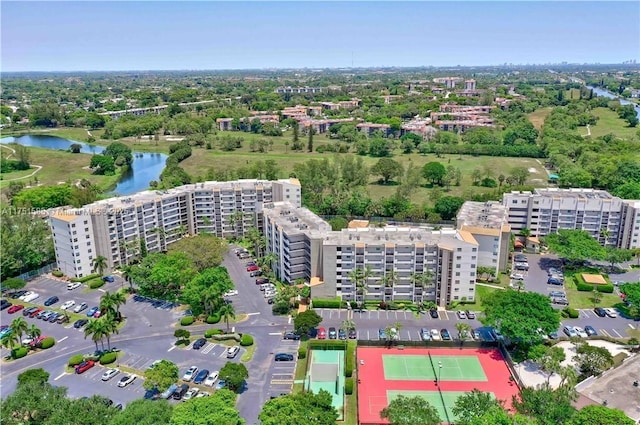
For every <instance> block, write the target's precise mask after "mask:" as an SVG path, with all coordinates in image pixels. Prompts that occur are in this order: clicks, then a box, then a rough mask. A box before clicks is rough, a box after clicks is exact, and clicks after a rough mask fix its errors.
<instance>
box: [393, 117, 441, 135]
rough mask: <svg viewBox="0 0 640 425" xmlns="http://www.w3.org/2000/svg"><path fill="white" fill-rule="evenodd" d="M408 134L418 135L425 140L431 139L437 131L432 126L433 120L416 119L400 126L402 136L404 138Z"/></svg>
mask: <svg viewBox="0 0 640 425" xmlns="http://www.w3.org/2000/svg"><path fill="white" fill-rule="evenodd" d="M407 133H413V134H416V135H418V136H420V137H422V138H423V139H431V138H432V137H433V136H434V135H435V133H436V129H435V128H433V127H432V126H431V118H420V117H415V118H413V119H412V120H411V121H407V122H406V123H403V124H402V125H401V126H400V135H401V136H404V135H405V134H407Z"/></svg>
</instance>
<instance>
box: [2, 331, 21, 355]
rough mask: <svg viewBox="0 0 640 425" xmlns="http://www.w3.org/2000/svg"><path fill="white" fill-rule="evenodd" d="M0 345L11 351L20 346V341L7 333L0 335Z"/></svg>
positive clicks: (13, 334)
mask: <svg viewBox="0 0 640 425" xmlns="http://www.w3.org/2000/svg"><path fill="white" fill-rule="evenodd" d="M0 345H2V346H3V347H4V348H6V349H8V350H9V351H13V350H14V348H16V347H18V346H20V339H19V338H18V335H16V334H15V333H13V332H9V333H6V334H4V335H2V339H0Z"/></svg>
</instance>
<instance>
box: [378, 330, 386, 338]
mask: <svg viewBox="0 0 640 425" xmlns="http://www.w3.org/2000/svg"><path fill="white" fill-rule="evenodd" d="M378 338H379V339H380V340H381V341H382V340H386V339H387V331H385V330H384V328H380V329H378Z"/></svg>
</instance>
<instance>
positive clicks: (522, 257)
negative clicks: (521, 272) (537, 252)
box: [513, 254, 528, 263]
mask: <svg viewBox="0 0 640 425" xmlns="http://www.w3.org/2000/svg"><path fill="white" fill-rule="evenodd" d="M513 260H514V261H518V262H525V263H526V262H527V261H528V260H527V256H526V255H524V254H515V255H514V256H513Z"/></svg>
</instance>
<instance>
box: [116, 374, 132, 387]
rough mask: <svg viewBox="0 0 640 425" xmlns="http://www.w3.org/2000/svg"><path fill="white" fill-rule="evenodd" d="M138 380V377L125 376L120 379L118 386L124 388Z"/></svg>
mask: <svg viewBox="0 0 640 425" xmlns="http://www.w3.org/2000/svg"><path fill="white" fill-rule="evenodd" d="M135 380H136V375H127V376H123V377H122V378H120V380H119V381H118V386H119V387H120V388H124V387H126V386H127V385H129V384H130V383H132V382H133V381H135Z"/></svg>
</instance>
